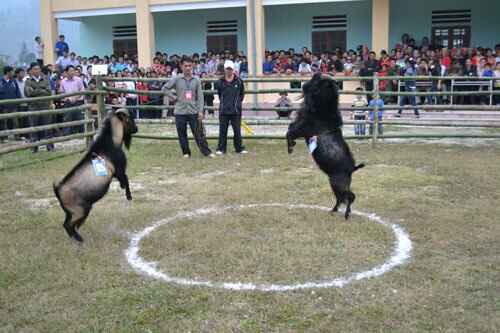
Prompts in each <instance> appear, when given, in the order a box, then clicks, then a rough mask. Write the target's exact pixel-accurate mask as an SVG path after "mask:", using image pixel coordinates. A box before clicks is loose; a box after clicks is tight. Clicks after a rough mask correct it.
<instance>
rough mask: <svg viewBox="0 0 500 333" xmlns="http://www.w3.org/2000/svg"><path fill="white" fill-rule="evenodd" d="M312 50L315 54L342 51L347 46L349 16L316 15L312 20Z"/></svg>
mask: <svg viewBox="0 0 500 333" xmlns="http://www.w3.org/2000/svg"><path fill="white" fill-rule="evenodd" d="M311 39H312V51H313V53H315V54H319V53H323V52H333V51H335V49H336V48H340V49H341V50H342V51H344V50H345V49H346V46H347V16H346V15H329V16H314V17H313V20H312V38H311Z"/></svg>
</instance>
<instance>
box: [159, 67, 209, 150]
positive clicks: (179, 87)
mask: <svg viewBox="0 0 500 333" xmlns="http://www.w3.org/2000/svg"><path fill="white" fill-rule="evenodd" d="M172 88H174V89H175V93H176V96H175V97H174V98H175V100H176V102H177V103H176V104H175V109H174V116H175V126H176V128H177V135H178V136H179V144H180V146H181V150H182V154H183V155H184V157H190V156H191V150H190V149H189V141H188V137H187V125H188V124H189V127H190V128H191V132H192V133H193V136H194V138H195V141H196V144H197V145H198V148H199V149H200V151H201V153H202V154H203V155H204V156H208V157H214V154H212V151H211V150H210V148H209V147H208V143H207V139H206V137H205V134H204V128H203V123H202V120H203V91H202V87H201V81H200V79H198V78H197V77H194V76H193V60H191V59H190V58H184V59H182V74H180V75H177V76H176V77H174V78H172V79H171V80H170V81H168V82H167V83H166V84H165V86H164V87H163V89H164V90H167V94H168V90H170V89H172ZM168 95H169V96H171V95H170V94H168Z"/></svg>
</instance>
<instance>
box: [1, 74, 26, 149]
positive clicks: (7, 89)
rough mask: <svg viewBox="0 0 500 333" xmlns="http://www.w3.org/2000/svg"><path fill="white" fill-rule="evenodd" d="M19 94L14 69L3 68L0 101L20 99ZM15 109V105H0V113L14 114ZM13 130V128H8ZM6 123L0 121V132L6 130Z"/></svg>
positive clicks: (2, 138)
mask: <svg viewBox="0 0 500 333" xmlns="http://www.w3.org/2000/svg"><path fill="white" fill-rule="evenodd" d="M21 97H22V96H21V92H20V91H19V86H18V85H17V82H16V80H15V78H14V68H12V67H10V66H5V67H4V69H3V78H2V79H1V80H0V100H6V99H17V98H21ZM16 109H17V105H16V104H12V105H9V104H7V105H0V111H1V112H0V113H9V112H14V111H16ZM9 127H10V128H14V127H15V126H9ZM7 128H8V127H7V121H6V120H0V131H3V130H6V129H7ZM4 140H5V138H4V137H0V142H3V141H4Z"/></svg>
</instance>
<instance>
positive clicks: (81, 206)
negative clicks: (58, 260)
mask: <svg viewBox="0 0 500 333" xmlns="http://www.w3.org/2000/svg"><path fill="white" fill-rule="evenodd" d="M134 133H137V126H136V124H135V122H134V119H133V118H131V117H130V116H129V112H128V111H127V110H126V109H119V110H117V111H115V112H111V113H110V114H109V115H108V116H107V118H106V120H105V121H104V125H103V127H102V129H101V133H100V134H99V136H98V137H97V139H96V140H95V141H94V142H93V143H92V145H91V147H90V148H89V150H88V151H87V153H86V154H85V156H84V157H83V158H82V159H81V160H80V162H78V164H77V165H76V166H75V167H74V168H73V169H72V170H71V171H70V172H69V173H68V174H67V175H66V176H65V177H64V178H63V180H62V181H61V182H60V183H59V184H57V185H56V184H54V193H55V195H56V197H57V199H58V200H59V204H60V205H61V208H62V209H63V210H64V212H65V213H66V218H65V220H64V224H63V226H64V229H65V230H66V232H67V233H68V235H69V236H70V237H72V238H74V239H75V240H77V241H79V242H83V238H82V237H81V236H80V234H79V233H78V232H77V229H80V227H81V226H82V225H83V223H84V222H85V219H86V218H87V216H88V215H89V213H90V210H91V209H92V205H93V204H94V203H96V202H97V201H99V200H100V199H101V198H102V197H104V195H105V194H106V193H107V192H108V190H109V186H110V184H111V181H112V179H113V177H114V178H116V179H118V181H119V182H120V187H121V188H122V189H125V193H126V197H127V200H132V195H131V193H130V187H129V182H128V177H127V174H126V168H127V157H126V156H125V153H124V151H123V149H122V146H123V144H125V147H126V148H127V149H129V147H130V143H131V141H132V134H134Z"/></svg>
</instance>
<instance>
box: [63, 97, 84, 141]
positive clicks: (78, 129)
mask: <svg viewBox="0 0 500 333" xmlns="http://www.w3.org/2000/svg"><path fill="white" fill-rule="evenodd" d="M81 105H83V101H75V102H69V101H68V102H64V108H72V107H76V106H81ZM78 120H83V113H82V111H74V112H67V113H64V114H63V121H64V122H65V123H67V122H70V121H78ZM83 131H84V127H83V125H78V126H72V127H65V128H64V129H63V134H64V136H68V135H71V134H76V133H83Z"/></svg>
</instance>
